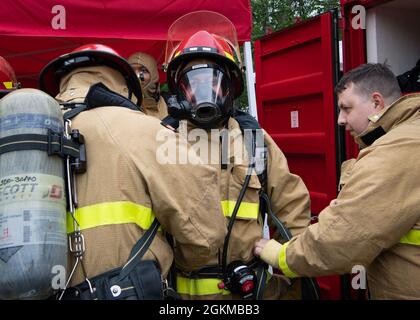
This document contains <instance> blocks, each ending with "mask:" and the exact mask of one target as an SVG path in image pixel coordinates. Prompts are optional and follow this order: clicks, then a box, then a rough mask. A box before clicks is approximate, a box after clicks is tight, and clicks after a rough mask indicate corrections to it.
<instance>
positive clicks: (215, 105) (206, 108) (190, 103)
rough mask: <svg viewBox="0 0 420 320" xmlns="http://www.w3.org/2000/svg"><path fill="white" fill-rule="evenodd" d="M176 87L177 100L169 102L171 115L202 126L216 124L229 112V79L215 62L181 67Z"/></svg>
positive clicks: (230, 104)
mask: <svg viewBox="0 0 420 320" xmlns="http://www.w3.org/2000/svg"><path fill="white" fill-rule="evenodd" d="M177 90H178V92H177V93H178V94H177V101H176V102H177V103H169V105H168V111H169V113H170V114H171V115H172V116H173V117H174V118H177V119H188V120H190V121H191V122H192V123H194V124H196V125H197V126H198V127H201V128H216V127H218V126H220V125H221V124H222V123H223V121H224V120H227V118H228V117H229V116H230V115H231V113H232V108H233V98H232V82H231V80H230V78H229V76H228V74H227V73H226V72H225V71H224V70H223V69H222V68H220V67H219V66H217V65H213V64H198V65H194V66H192V67H190V68H187V69H185V70H183V71H182V72H181V74H180V76H179V80H178V83H177ZM173 100H174V99H172V101H173Z"/></svg>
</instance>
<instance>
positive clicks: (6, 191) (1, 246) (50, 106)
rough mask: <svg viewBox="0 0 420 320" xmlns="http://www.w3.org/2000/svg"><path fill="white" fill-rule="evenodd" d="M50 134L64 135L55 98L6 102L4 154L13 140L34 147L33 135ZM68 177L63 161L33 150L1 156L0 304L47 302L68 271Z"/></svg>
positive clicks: (0, 113) (1, 134)
mask: <svg viewBox="0 0 420 320" xmlns="http://www.w3.org/2000/svg"><path fill="white" fill-rule="evenodd" d="M48 132H55V133H63V117H62V113H61V111H60V106H59V104H58V103H57V102H56V101H55V100H54V99H53V98H52V97H50V96H49V95H47V94H46V93H44V92H42V91H39V90H35V89H20V90H16V91H15V92H12V93H10V94H8V95H7V96H5V97H4V98H3V99H1V100H0V138H1V139H2V141H3V143H2V146H1V147H2V148H3V150H4V148H6V147H7V143H5V142H7V139H8V137H9V138H10V137H11V136H14V135H25V136H23V137H25V139H23V141H22V142H20V143H28V144H30V138H28V137H30V136H29V135H30V134H38V135H47V136H48ZM4 138H6V139H4ZM18 144H19V143H18ZM63 177H64V161H63V159H62V158H61V157H59V156H57V155H50V156H49V155H48V153H47V152H46V151H41V150H31V149H30V148H29V149H28V150H18V151H10V150H7V152H4V153H1V154H0V299H45V298H48V297H49V296H51V294H52V293H53V291H54V289H56V288H54V287H55V286H56V285H57V284H59V283H58V281H56V283H54V281H55V280H56V279H57V276H60V275H58V273H59V272H60V271H61V272H62V271H63V270H66V267H67V235H66V191H65V190H66V189H65V180H64V178H63ZM62 276H63V277H64V278H65V275H62ZM60 285H61V284H60Z"/></svg>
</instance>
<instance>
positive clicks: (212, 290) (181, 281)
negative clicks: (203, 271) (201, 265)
mask: <svg viewBox="0 0 420 320" xmlns="http://www.w3.org/2000/svg"><path fill="white" fill-rule="evenodd" d="M220 282H222V280H221V279H217V278H205V279H190V278H185V277H181V276H177V277H176V291H177V292H178V293H179V294H188V295H190V296H204V295H209V294H222V295H227V294H230V291H228V290H224V289H219V287H218V284H219V283H220Z"/></svg>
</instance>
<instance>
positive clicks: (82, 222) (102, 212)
mask: <svg viewBox="0 0 420 320" xmlns="http://www.w3.org/2000/svg"><path fill="white" fill-rule="evenodd" d="M75 218H76V221H77V222H78V223H79V227H80V230H84V229H89V228H94V227H99V226H105V225H111V224H123V223H135V224H137V225H138V226H139V227H140V228H142V229H143V230H147V229H149V228H150V226H151V225H152V223H153V220H154V218H155V215H154V213H153V212H152V209H151V208H147V207H144V206H142V205H139V204H137V203H134V202H129V201H119V202H105V203H98V204H94V205H91V206H86V207H82V208H79V209H76V212H75ZM73 231H74V228H73V219H72V217H71V215H70V213H67V233H71V232H73Z"/></svg>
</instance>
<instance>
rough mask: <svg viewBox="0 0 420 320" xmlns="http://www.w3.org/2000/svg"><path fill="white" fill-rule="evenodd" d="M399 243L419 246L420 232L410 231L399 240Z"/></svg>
mask: <svg viewBox="0 0 420 320" xmlns="http://www.w3.org/2000/svg"><path fill="white" fill-rule="evenodd" d="M400 243H404V244H411V245H414V246H420V230H416V229H412V230H410V232H409V233H407V234H406V235H405V236H404V237H402V238H401V239H400Z"/></svg>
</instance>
